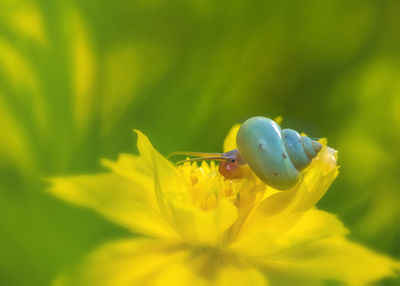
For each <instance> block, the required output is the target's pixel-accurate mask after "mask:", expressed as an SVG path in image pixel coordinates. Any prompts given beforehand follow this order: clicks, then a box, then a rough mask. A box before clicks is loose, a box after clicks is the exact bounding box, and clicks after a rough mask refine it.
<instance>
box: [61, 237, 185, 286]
mask: <svg viewBox="0 0 400 286" xmlns="http://www.w3.org/2000/svg"><path fill="white" fill-rule="evenodd" d="M187 257H188V252H187V251H186V250H185V249H184V248H182V247H181V246H179V245H177V244H175V243H173V242H168V241H161V240H152V239H143V238H140V239H127V240H121V241H115V242H112V243H109V244H106V245H104V246H102V247H100V248H99V249H98V250H96V251H95V252H94V253H92V254H91V255H90V256H89V257H88V258H87V259H86V260H85V263H84V264H83V265H82V266H81V267H80V269H79V270H78V271H77V273H74V275H70V276H67V277H65V278H64V279H63V281H62V282H63V284H61V285H65V286H66V285H70V286H72V285H82V286H91V285H95V286H115V285H119V286H123V285H158V284H156V283H155V280H157V279H158V278H159V276H158V275H160V274H164V275H163V278H164V279H166V280H165V281H164V282H165V283H166V284H165V285H182V286H183V285H187V284H184V283H179V281H180V280H181V282H187V281H185V279H184V277H187V272H186V271H185V268H179V267H176V265H182V264H183V263H184V261H185V259H186V258H187ZM171 269H173V272H172V273H169V274H170V275H169V276H168V275H167V274H168V272H166V273H165V271H170V270H171ZM179 270H182V271H179ZM172 274H174V276H172ZM181 276H183V277H181ZM182 278H183V279H182ZM168 280H169V281H168ZM182 280H183V281H182ZM174 281H175V282H176V284H175V283H172V282H174Z"/></svg>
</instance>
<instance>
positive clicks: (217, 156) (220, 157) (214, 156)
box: [167, 151, 231, 164]
mask: <svg viewBox="0 0 400 286" xmlns="http://www.w3.org/2000/svg"><path fill="white" fill-rule="evenodd" d="M177 155H183V156H196V157H197V158H192V159H185V160H180V161H177V162H176V164H182V163H185V162H195V161H204V160H216V161H229V160H231V158H229V157H225V156H224V154H223V153H201V152H182V151H178V152H172V153H171V154H169V155H168V156H167V158H170V157H172V156H177Z"/></svg>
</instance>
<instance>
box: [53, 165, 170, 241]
mask: <svg viewBox="0 0 400 286" xmlns="http://www.w3.org/2000/svg"><path fill="white" fill-rule="evenodd" d="M49 181H50V182H51V183H52V186H51V187H50V189H49V191H50V192H51V193H53V194H54V195H56V196H58V197H60V198H62V199H64V200H66V201H68V202H71V203H74V204H77V205H81V206H86V207H90V208H93V209H94V210H96V211H97V212H99V213H101V214H102V215H104V216H105V217H107V218H108V219H110V220H111V221H113V222H115V223H117V224H119V225H122V226H124V227H127V228H129V229H131V230H132V231H134V232H139V233H142V234H147V235H152V236H167V237H170V236H174V235H175V234H174V232H173V231H172V230H171V229H170V227H169V225H168V224H167V223H166V221H165V220H164V219H163V218H162V216H161V213H160V211H159V210H158V209H157V208H156V207H157V206H156V207H155V203H154V201H155V198H154V194H153V192H152V191H151V190H149V189H146V188H144V187H143V186H142V185H141V184H139V183H138V182H136V181H134V180H131V179H129V178H126V177H124V176H121V175H118V174H116V173H108V174H98V175H87V176H75V177H64V178H53V179H50V180H49Z"/></svg>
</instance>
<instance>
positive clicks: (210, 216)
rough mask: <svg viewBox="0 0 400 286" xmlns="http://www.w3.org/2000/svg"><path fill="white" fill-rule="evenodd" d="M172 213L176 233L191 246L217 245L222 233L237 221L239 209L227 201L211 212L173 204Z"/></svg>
mask: <svg viewBox="0 0 400 286" xmlns="http://www.w3.org/2000/svg"><path fill="white" fill-rule="evenodd" d="M171 212H172V218H173V223H174V226H175V229H176V231H177V232H178V233H179V234H180V235H181V236H182V238H183V239H184V240H185V241H186V242H187V243H189V244H201V245H204V244H208V245H215V244H217V243H218V241H219V240H220V239H221V235H222V233H223V232H224V231H225V230H226V229H227V228H228V227H230V226H231V225H232V224H233V223H234V222H235V220H236V219H237V208H236V207H235V206H234V205H233V203H232V202H230V201H228V200H226V199H221V200H220V201H219V202H218V205H217V206H216V207H215V208H212V209H209V210H202V209H199V208H197V207H195V206H193V205H190V204H182V203H179V202H171Z"/></svg>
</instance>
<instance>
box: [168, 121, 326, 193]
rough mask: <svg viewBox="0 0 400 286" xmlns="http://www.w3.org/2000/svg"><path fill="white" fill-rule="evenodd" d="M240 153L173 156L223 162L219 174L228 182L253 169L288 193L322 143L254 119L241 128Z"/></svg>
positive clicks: (192, 153)
mask: <svg viewBox="0 0 400 286" xmlns="http://www.w3.org/2000/svg"><path fill="white" fill-rule="evenodd" d="M236 145H237V147H238V148H237V149H235V150H232V151H229V152H225V153H197V152H174V153H173V154H172V155H178V154H179V155H188V156H198V158H194V159H189V160H184V161H198V160H219V161H222V162H221V163H220V165H219V172H220V173H221V174H222V175H223V176H225V177H226V178H228V179H235V178H240V176H241V171H240V166H241V165H244V164H248V165H249V167H250V169H251V170H252V171H253V172H254V173H255V174H256V175H257V176H258V177H259V178H260V179H261V180H262V181H263V182H264V183H266V184H267V185H269V186H271V187H273V188H275V189H278V190H286V189H290V188H291V187H293V186H295V185H296V184H297V182H298V181H299V179H300V178H301V171H302V170H303V169H304V168H306V167H307V166H308V165H310V163H311V161H312V159H313V158H315V157H316V156H317V154H318V153H319V151H321V149H322V145H321V143H319V142H318V141H315V140H312V139H310V138H309V137H306V136H302V135H300V134H299V133H298V132H297V131H295V130H292V129H283V130H281V128H280V127H279V125H278V124H277V123H276V122H275V121H273V120H271V119H269V118H266V117H261V116H257V117H252V118H249V119H247V120H246V121H245V122H244V123H243V124H242V126H241V127H240V129H239V131H238V134H237V136H236Z"/></svg>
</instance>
